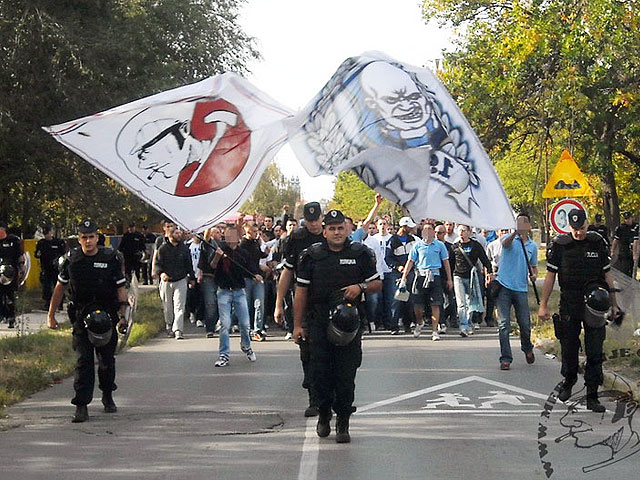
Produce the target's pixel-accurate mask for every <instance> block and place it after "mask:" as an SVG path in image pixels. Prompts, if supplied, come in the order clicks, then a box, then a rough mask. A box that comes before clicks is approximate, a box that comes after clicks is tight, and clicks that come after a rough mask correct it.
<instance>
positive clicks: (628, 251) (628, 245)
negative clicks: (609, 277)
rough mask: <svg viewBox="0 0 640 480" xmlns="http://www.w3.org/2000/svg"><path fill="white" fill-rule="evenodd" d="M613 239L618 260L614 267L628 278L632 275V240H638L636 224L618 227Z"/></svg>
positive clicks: (624, 224)
mask: <svg viewBox="0 0 640 480" xmlns="http://www.w3.org/2000/svg"><path fill="white" fill-rule="evenodd" d="M613 238H614V239H615V240H618V260H617V262H616V265H615V267H616V268H617V269H618V270H620V271H621V272H622V273H624V274H625V275H628V276H629V277H630V276H632V275H633V253H632V246H633V242H634V240H637V239H638V224H636V223H633V224H631V225H627V224H626V223H623V224H622V225H619V226H618V228H616V231H615V233H614V235H613Z"/></svg>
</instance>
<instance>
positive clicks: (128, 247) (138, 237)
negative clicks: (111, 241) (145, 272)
mask: <svg viewBox="0 0 640 480" xmlns="http://www.w3.org/2000/svg"><path fill="white" fill-rule="evenodd" d="M145 249H146V246H145V238H144V235H142V234H141V233H140V232H138V231H137V230H136V224H135V223H133V222H131V223H130V224H129V230H128V231H127V232H126V233H125V234H124V235H123V236H122V240H120V245H118V250H120V251H121V252H122V255H124V271H125V276H126V277H127V281H128V282H130V281H131V275H132V274H133V273H135V275H136V277H137V278H138V280H140V267H141V263H140V262H141V260H142V257H143V255H144V252H145Z"/></svg>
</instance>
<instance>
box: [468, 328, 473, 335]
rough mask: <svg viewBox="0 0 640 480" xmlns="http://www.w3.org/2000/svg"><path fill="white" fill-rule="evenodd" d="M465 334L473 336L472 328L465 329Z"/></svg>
mask: <svg viewBox="0 0 640 480" xmlns="http://www.w3.org/2000/svg"><path fill="white" fill-rule="evenodd" d="M467 334H468V335H473V327H469V328H468V329H467Z"/></svg>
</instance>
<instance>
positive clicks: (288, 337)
mask: <svg viewBox="0 0 640 480" xmlns="http://www.w3.org/2000/svg"><path fill="white" fill-rule="evenodd" d="M292 338H293V335H291V334H290V333H289V332H287V334H286V335H285V336H284V339H285V340H291V339H292Z"/></svg>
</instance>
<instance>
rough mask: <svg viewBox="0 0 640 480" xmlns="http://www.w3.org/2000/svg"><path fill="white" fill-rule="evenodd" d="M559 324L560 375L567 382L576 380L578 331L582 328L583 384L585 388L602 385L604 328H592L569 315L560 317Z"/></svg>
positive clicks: (605, 333)
mask: <svg viewBox="0 0 640 480" xmlns="http://www.w3.org/2000/svg"><path fill="white" fill-rule="evenodd" d="M561 323H562V326H561V332H560V335H559V338H558V340H560V346H561V348H562V369H561V370H560V373H562V376H563V377H564V378H566V379H567V380H569V381H575V380H577V378H578V352H579V350H580V330H582V328H583V326H584V351H585V354H586V356H587V364H586V367H585V372H584V383H585V385H587V386H597V385H602V380H603V374H602V358H603V356H602V346H603V344H604V339H605V338H606V336H607V332H606V327H604V326H603V327H599V328H592V327H589V326H587V325H586V323H584V319H582V318H579V317H576V316H573V317H572V316H569V315H562V316H561ZM583 324H584V325H583Z"/></svg>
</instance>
